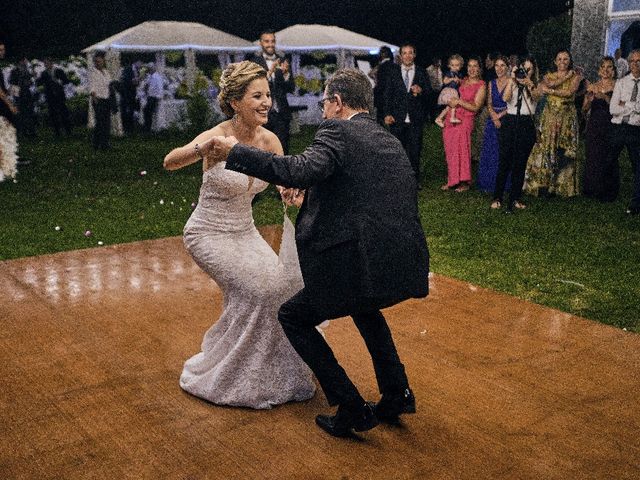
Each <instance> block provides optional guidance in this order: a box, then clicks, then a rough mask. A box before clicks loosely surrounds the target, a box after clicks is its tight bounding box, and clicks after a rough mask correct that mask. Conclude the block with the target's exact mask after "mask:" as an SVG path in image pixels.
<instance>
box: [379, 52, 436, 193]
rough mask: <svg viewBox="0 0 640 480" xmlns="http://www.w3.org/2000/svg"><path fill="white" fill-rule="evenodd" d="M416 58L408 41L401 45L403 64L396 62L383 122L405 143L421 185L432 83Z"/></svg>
mask: <svg viewBox="0 0 640 480" xmlns="http://www.w3.org/2000/svg"><path fill="white" fill-rule="evenodd" d="M415 58H416V49H415V47H414V46H413V45H411V44H410V43H405V44H404V45H402V46H401V47H400V61H401V65H394V68H393V71H392V72H391V74H390V78H389V81H388V84H387V87H386V90H385V95H384V114H385V117H384V123H385V124H386V125H388V126H389V130H390V131H391V133H393V134H394V135H395V136H396V137H397V138H398V139H399V140H400V142H402V146H403V147H404V148H405V150H406V151H407V155H408V156H409V160H410V161H411V166H412V167H413V171H414V173H415V176H416V179H417V181H418V184H419V183H420V155H421V153H422V127H423V126H424V121H425V118H426V115H427V99H428V94H429V91H430V86H429V80H428V79H427V75H426V73H425V72H424V70H423V69H422V68H417V67H416V64H415V63H414V60H415Z"/></svg>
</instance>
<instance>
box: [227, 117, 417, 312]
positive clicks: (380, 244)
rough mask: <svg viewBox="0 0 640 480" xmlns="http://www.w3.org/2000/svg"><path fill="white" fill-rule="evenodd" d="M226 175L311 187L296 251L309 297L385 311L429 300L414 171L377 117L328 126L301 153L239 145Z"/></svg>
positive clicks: (302, 211)
mask: <svg viewBox="0 0 640 480" xmlns="http://www.w3.org/2000/svg"><path fill="white" fill-rule="evenodd" d="M226 168H228V169H230V170H235V171H238V172H242V173H245V174H247V175H251V176H255V177H258V178H261V179H263V180H265V181H268V182H272V183H276V184H279V185H284V186H286V187H296V188H306V189H307V191H306V195H305V199H304V202H303V204H302V207H301V209H300V212H299V213H298V218H297V222H296V244H297V247H298V255H299V257H300V267H301V269H302V276H303V279H304V283H305V290H306V292H307V293H308V294H310V295H311V296H312V297H314V298H316V299H317V300H318V301H319V302H333V303H334V304H335V303H340V302H343V301H344V299H345V298H347V299H350V300H353V299H356V301H359V300H360V299H362V300H363V303H364V302H365V299H366V300H367V301H368V300H370V299H372V298H373V299H376V300H379V302H378V305H379V307H380V308H382V307H383V306H389V305H392V304H394V303H397V302H399V301H402V300H405V299H407V298H410V297H424V296H426V295H427V293H428V273H429V252H428V249H427V243H426V239H425V236H424V231H423V230H422V226H421V224H420V219H419V217H418V208H417V185H416V180H415V174H414V172H413V169H412V168H411V165H410V163H409V159H408V158H407V155H406V153H405V151H404V149H403V148H402V145H401V144H400V142H399V141H398V140H397V139H396V138H395V137H394V136H393V135H391V134H390V133H389V132H388V131H387V130H386V129H384V128H383V127H381V126H380V125H379V124H378V123H376V121H375V120H374V119H373V118H372V117H371V116H370V115H368V114H358V115H356V116H354V117H353V118H352V119H351V120H339V119H332V120H326V121H324V122H322V124H321V125H320V127H319V129H318V132H317V133H316V136H315V139H314V141H313V143H312V144H311V146H310V147H309V148H307V149H306V150H305V151H304V152H303V153H301V154H299V155H287V156H279V155H274V154H272V153H269V152H265V151H262V150H259V149H256V148H253V147H249V146H246V145H242V144H237V145H236V146H234V147H233V149H232V150H231V152H230V154H229V157H228V159H227V165H226ZM366 304H367V305H371V303H370V302H368V303H366Z"/></svg>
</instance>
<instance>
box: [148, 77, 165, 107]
mask: <svg viewBox="0 0 640 480" xmlns="http://www.w3.org/2000/svg"><path fill="white" fill-rule="evenodd" d="M148 85H149V89H148V90H147V95H148V96H150V97H154V98H157V99H159V100H160V99H162V98H163V97H164V81H163V80H162V75H160V74H159V73H158V72H153V73H152V74H151V76H150V77H149V80H148Z"/></svg>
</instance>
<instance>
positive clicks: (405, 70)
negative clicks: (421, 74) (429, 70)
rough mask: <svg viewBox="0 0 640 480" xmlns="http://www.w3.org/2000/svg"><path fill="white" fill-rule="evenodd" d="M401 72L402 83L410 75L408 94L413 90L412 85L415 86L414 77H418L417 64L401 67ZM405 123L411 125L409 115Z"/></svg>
mask: <svg viewBox="0 0 640 480" xmlns="http://www.w3.org/2000/svg"><path fill="white" fill-rule="evenodd" d="M400 68H401V70H402V81H403V82H404V81H405V77H406V76H407V75H408V76H409V82H408V84H409V86H408V87H406V88H407V92H408V91H410V90H411V85H412V84H413V77H415V75H416V66H415V64H412V65H409V66H406V65H401V67H400ZM404 122H405V123H409V122H411V119H410V118H409V114H408V113H407V116H406V118H405V119H404Z"/></svg>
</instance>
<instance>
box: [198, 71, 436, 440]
mask: <svg viewBox="0 0 640 480" xmlns="http://www.w3.org/2000/svg"><path fill="white" fill-rule="evenodd" d="M372 102H373V93H372V89H371V84H370V83H369V80H368V79H367V77H366V76H365V75H364V74H363V73H362V72H360V71H359V70H353V69H344V70H339V71H338V72H336V73H335V75H334V76H333V77H331V79H329V81H328V82H327V86H326V88H325V92H324V98H323V99H322V101H321V102H319V106H320V108H321V109H322V110H323V116H324V118H325V119H326V120H325V121H324V122H322V124H321V125H320V127H319V128H318V132H317V133H316V136H315V139H314V141H313V143H312V145H311V146H310V147H309V148H307V149H306V150H305V151H304V152H303V153H301V154H300V155H289V156H279V155H274V154H272V153H269V152H265V151H262V150H259V149H256V148H253V147H249V146H247V145H242V144H239V143H237V140H236V139H235V138H233V137H226V138H224V137H214V138H213V139H212V140H210V141H208V142H207V143H208V145H203V147H204V148H205V149H206V151H207V152H208V154H209V156H210V157H213V158H214V159H215V160H218V161H222V160H225V159H226V161H227V163H226V168H227V169H230V170H235V171H238V172H241V173H245V174H247V175H251V176H254V177H258V178H261V179H263V180H266V181H268V182H272V183H276V184H278V185H283V186H285V187H289V188H302V189H307V190H306V194H305V198H304V200H303V202H302V206H301V208H300V212H299V214H298V218H297V223H296V244H297V246H298V254H299V256H300V267H301V270H302V276H303V279H304V284H305V286H304V288H303V289H302V290H301V291H300V292H298V293H297V294H296V295H294V296H293V297H292V298H291V299H290V300H288V301H287V302H286V303H285V304H284V305H282V307H281V308H280V311H279V312H278V320H279V321H280V323H281V324H282V327H283V329H284V332H285V333H286V335H287V337H288V338H289V341H290V342H291V344H292V345H293V347H294V348H295V349H296V351H297V352H298V353H299V354H300V356H301V357H302V359H303V360H304V361H305V362H306V363H307V364H308V365H309V367H310V368H311V369H312V370H313V372H314V373H315V375H316V377H317V379H318V381H319V383H320V385H321V386H322V389H323V391H324V393H325V395H326V397H327V400H328V402H329V404H330V405H338V410H337V413H336V415H333V416H330V415H318V416H317V417H316V423H317V424H318V425H319V426H320V427H321V428H322V429H324V430H325V431H327V432H328V433H330V434H331V435H334V436H338V437H342V436H349V435H351V431H352V430H356V431H364V430H369V429H371V428H373V427H374V426H376V425H377V424H378V421H384V422H388V423H398V422H399V417H398V416H399V415H400V414H403V413H413V412H415V398H414V396H413V392H412V391H411V389H410V388H409V383H408V380H407V377H406V374H405V371H404V366H403V364H402V362H401V361H400V358H399V357H398V353H397V351H396V348H395V345H394V343H393V339H392V337H391V332H390V330H389V327H388V326H387V323H386V321H385V318H384V316H383V315H382V313H381V312H380V309H382V308H385V307H389V306H391V305H394V304H396V303H399V302H401V301H403V300H405V299H408V298H412V297H425V296H426V295H427V293H428V272H429V252H428V249H427V244H426V240H425V236H424V232H423V230H422V226H421V224H420V219H419V217H418V208H417V184H416V178H415V174H414V172H413V169H412V168H411V164H410V162H409V159H408V158H407V155H406V153H405V151H404V149H403V148H402V145H401V144H400V142H399V141H398V140H397V139H396V138H395V137H394V136H393V135H391V134H390V133H389V132H388V131H387V130H386V129H385V128H384V127H382V126H381V125H379V124H378V123H377V122H376V120H375V118H373V117H372V116H370V115H369V111H370V110H371V108H372ZM265 287H267V286H265ZM267 288H268V287H267ZM343 316H351V317H352V318H353V320H354V322H355V324H356V326H357V328H358V330H359V331H360V334H361V335H362V337H363V338H364V341H365V343H366V345H367V348H368V350H369V353H370V354H371V358H372V360H373V366H374V369H375V373H376V378H377V381H378V386H379V389H380V393H381V394H382V398H381V400H380V401H379V402H378V403H377V404H372V403H366V402H365V401H364V399H363V398H362V397H361V396H360V393H359V392H358V390H357V388H356V387H355V386H354V385H353V383H352V382H351V380H350V379H349V377H348V376H347V374H346V373H345V371H344V370H343V368H342V367H341V366H340V365H339V364H338V362H337V360H336V358H335V357H334V355H333V352H332V351H331V348H330V347H329V346H328V345H327V343H326V341H325V340H324V338H323V337H322V335H321V334H320V333H319V332H318V331H317V330H316V328H315V327H316V325H319V324H320V323H322V322H323V321H324V320H326V319H334V318H338V317H343Z"/></svg>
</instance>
